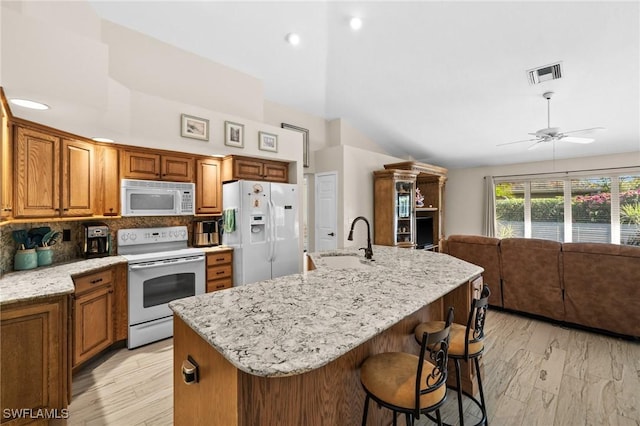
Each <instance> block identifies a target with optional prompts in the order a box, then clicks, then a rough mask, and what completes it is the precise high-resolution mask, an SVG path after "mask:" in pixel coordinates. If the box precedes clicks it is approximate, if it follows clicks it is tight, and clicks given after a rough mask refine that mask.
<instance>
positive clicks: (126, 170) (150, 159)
mask: <svg viewBox="0 0 640 426" xmlns="http://www.w3.org/2000/svg"><path fill="white" fill-rule="evenodd" d="M122 177H124V178H128V179H150V180H157V179H160V155H158V154H150V153H146V152H137V151H129V150H123V151H122Z"/></svg>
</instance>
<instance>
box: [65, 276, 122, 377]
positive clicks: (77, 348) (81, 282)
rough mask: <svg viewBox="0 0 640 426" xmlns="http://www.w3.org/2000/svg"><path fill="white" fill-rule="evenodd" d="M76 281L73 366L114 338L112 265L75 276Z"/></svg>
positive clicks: (101, 349)
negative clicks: (101, 269)
mask: <svg viewBox="0 0 640 426" xmlns="http://www.w3.org/2000/svg"><path fill="white" fill-rule="evenodd" d="M74 283H75V286H76V290H75V295H74V301H73V345H72V346H73V362H72V367H73V368H75V367H77V366H78V365H80V364H82V363H83V362H85V361H87V360H88V359H90V358H91V357H93V356H94V355H97V354H98V353H100V352H102V351H103V350H104V349H106V348H108V347H109V346H111V345H112V344H113V342H114V338H113V330H114V320H113V312H114V303H113V301H114V289H113V269H112V268H109V269H105V270H103V271H99V272H94V273H91V274H88V275H83V276H81V277H76V278H74Z"/></svg>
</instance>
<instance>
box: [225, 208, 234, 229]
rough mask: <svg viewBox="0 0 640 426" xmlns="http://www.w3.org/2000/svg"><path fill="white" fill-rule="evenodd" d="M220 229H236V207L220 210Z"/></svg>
mask: <svg viewBox="0 0 640 426" xmlns="http://www.w3.org/2000/svg"><path fill="white" fill-rule="evenodd" d="M222 222H223V224H222V229H223V230H224V232H226V233H229V232H233V231H235V230H236V209H226V210H225V211H224V212H222Z"/></svg>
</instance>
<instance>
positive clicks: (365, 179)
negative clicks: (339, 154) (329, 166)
mask: <svg viewBox="0 0 640 426" xmlns="http://www.w3.org/2000/svg"><path fill="white" fill-rule="evenodd" d="M398 161H401V159H399V158H397V157H392V156H390V155H388V154H381V153H378V152H372V151H368V150H366V149H362V148H356V147H353V146H348V145H345V146H343V162H344V166H345V167H344V169H343V170H342V179H341V184H342V194H343V198H342V205H343V206H344V207H343V209H342V212H341V213H342V217H341V219H342V222H338V224H340V223H342V229H340V233H339V234H338V241H339V242H341V244H340V243H339V246H340V247H350V246H357V247H366V244H367V233H366V229H365V228H366V226H365V225H364V224H362V223H358V224H357V225H356V227H355V229H354V234H353V241H348V240H347V237H348V235H349V229H350V227H351V222H352V221H353V219H355V218H356V217H358V216H364V217H366V218H367V219H368V220H369V223H370V224H371V241H372V242H373V240H374V226H373V221H374V218H373V207H374V197H373V194H374V191H373V172H374V171H375V170H381V169H383V168H384V165H385V164H388V163H397V162H398Z"/></svg>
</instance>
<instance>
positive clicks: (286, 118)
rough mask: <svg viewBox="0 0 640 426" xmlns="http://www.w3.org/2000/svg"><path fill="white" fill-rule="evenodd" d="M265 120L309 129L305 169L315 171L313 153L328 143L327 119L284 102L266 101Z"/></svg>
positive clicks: (270, 122) (305, 170)
mask: <svg viewBox="0 0 640 426" xmlns="http://www.w3.org/2000/svg"><path fill="white" fill-rule="evenodd" d="M264 122H265V123H267V124H271V125H272V126H277V127H280V126H281V124H282V123H287V124H291V125H293V126H297V127H302V128H303V129H307V130H309V167H306V168H305V169H304V173H313V172H314V170H315V160H314V154H313V153H314V152H315V151H317V150H319V149H322V148H324V147H325V146H327V143H328V139H327V121H326V120H325V119H324V118H322V117H318V116H315V115H311V114H307V113H305V112H302V111H298V110H296V109H293V108H290V107H287V106H285V105H282V104H278V103H275V102H270V101H265V102H264ZM296 133H297V134H300V133H299V132H296Z"/></svg>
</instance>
